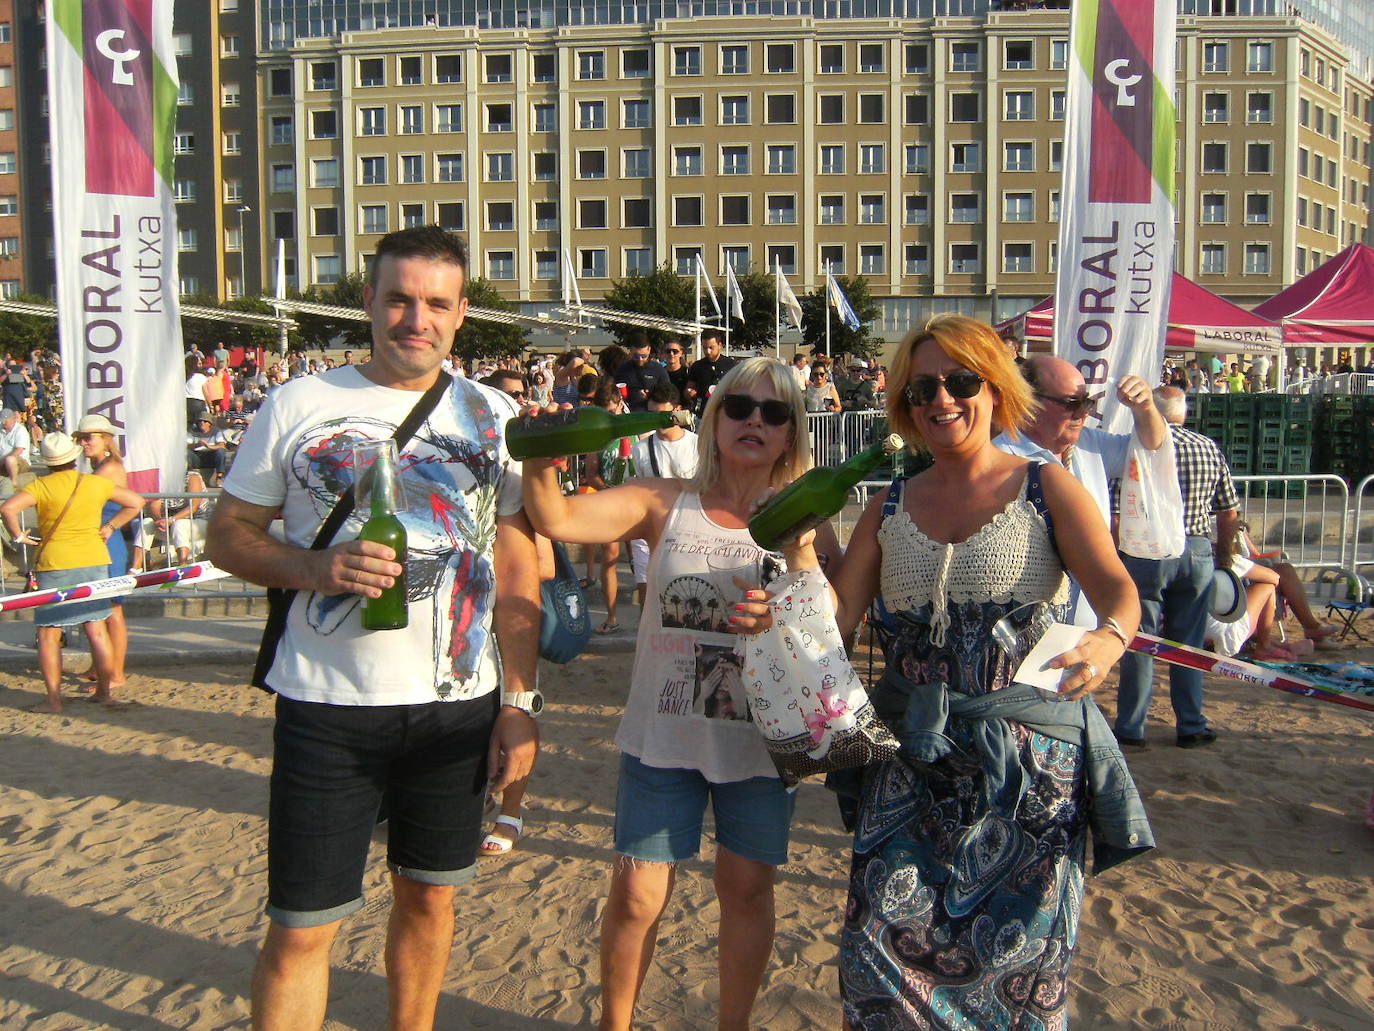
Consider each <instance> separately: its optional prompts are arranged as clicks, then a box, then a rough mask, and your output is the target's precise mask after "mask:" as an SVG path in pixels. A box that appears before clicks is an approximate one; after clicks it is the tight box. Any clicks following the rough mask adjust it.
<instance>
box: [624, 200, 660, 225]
mask: <svg viewBox="0 0 1374 1031" xmlns="http://www.w3.org/2000/svg"><path fill="white" fill-rule="evenodd" d="M620 222H621V225H622V226H623V227H624V228H626V229H649V228H652V226H653V224H654V205H653V201H651V200H650V199H649V198H648V197H626V198H624V199H623V200H622V201H621V208H620Z"/></svg>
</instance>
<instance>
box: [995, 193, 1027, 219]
mask: <svg viewBox="0 0 1374 1031" xmlns="http://www.w3.org/2000/svg"><path fill="white" fill-rule="evenodd" d="M1002 221H1003V222H1034V221H1035V194H1033V193H1026V192H1020V191H1018V192H1015V193H1012V192H1008V193H1004V194H1002Z"/></svg>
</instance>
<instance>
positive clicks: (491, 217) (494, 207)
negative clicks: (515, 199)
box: [487, 200, 515, 233]
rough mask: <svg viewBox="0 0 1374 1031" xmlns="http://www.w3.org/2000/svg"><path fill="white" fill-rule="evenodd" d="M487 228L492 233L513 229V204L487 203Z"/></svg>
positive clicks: (502, 201) (495, 201)
mask: <svg viewBox="0 0 1374 1031" xmlns="http://www.w3.org/2000/svg"><path fill="white" fill-rule="evenodd" d="M487 228H488V229H490V230H491V231H492V232H494V233H505V232H510V231H511V230H513V229H514V228H515V204H514V203H512V202H511V201H508V200H490V201H487Z"/></svg>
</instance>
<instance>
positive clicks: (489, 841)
mask: <svg viewBox="0 0 1374 1031" xmlns="http://www.w3.org/2000/svg"><path fill="white" fill-rule="evenodd" d="M496 823H497V826H500V825H501V824H505V825H506V826H507V827H509V828H510V829H511V830H513V831H515V837H514V838H505V837H502V836H501V835H499V834H488V835H487V836H486V837H485V838H483V839H482V847H481V852H482V854H483V855H484V856H499V855H503V854H504V853H506V852H509V851H510V850H511V849H512V848H514V847H515V842H516V840H517V839H518V838H519V837H520V835H521V833H522V832H523V831H524V829H525V821H524V820H522V819H521V818H520V817H518V816H507V815H506V814H505V813H502V814H501V815H500V816H498V817H497V818H496Z"/></svg>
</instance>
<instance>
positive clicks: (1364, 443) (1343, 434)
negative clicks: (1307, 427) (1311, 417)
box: [1316, 394, 1369, 483]
mask: <svg viewBox="0 0 1374 1031" xmlns="http://www.w3.org/2000/svg"><path fill="white" fill-rule="evenodd" d="M1367 400H1368V399H1367V398H1364V397H1352V396H1351V395H1349V394H1323V395H1321V399H1320V405H1321V407H1320V409H1319V412H1318V417H1317V419H1316V422H1317V455H1316V468H1317V469H1318V470H1319V471H1320V472H1324V473H1335V474H1336V475H1337V476H1343V477H1345V478H1346V479H1347V480H1348V481H1349V482H1352V483H1354V482H1358V481H1359V480H1360V479H1361V478H1363V476H1364V475H1365V470H1366V467H1367V466H1368V465H1369V457H1368V453H1369V433H1368V426H1367V425H1366V423H1367V421H1368V414H1367V413H1368V408H1369V406H1368V404H1367ZM1357 409H1358V411H1357Z"/></svg>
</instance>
